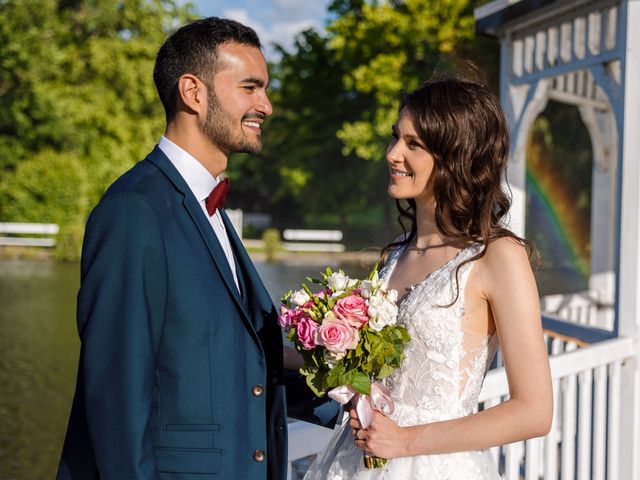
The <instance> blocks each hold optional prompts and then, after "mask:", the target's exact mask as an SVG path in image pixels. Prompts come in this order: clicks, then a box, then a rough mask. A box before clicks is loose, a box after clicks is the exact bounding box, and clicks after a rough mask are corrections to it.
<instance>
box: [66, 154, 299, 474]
mask: <svg viewBox="0 0 640 480" xmlns="http://www.w3.org/2000/svg"><path fill="white" fill-rule="evenodd" d="M222 217H223V220H224V222H225V225H226V229H227V232H228V234H229V237H230V242H231V245H232V248H233V250H234V254H235V258H236V260H237V265H236V266H237V271H238V275H239V276H241V277H240V279H241V281H242V282H243V283H244V292H243V293H244V295H240V294H239V293H238V290H237V288H236V285H235V283H234V280H233V276H232V273H231V270H230V268H229V265H228V263H227V260H226V257H225V255H224V252H223V250H222V248H221V246H220V244H219V242H218V240H217V237H216V236H215V234H214V232H213V230H212V228H211V226H210V224H209V221H208V219H207V218H206V216H205V214H204V212H203V211H202V209H201V207H200V205H199V204H198V202H197V200H196V198H195V197H194V196H193V194H192V193H191V191H190V190H189V188H188V186H187V184H186V182H185V181H184V180H183V179H182V177H181V176H180V174H179V173H178V171H177V170H176V169H175V167H174V166H173V165H172V164H171V162H170V161H169V159H168V158H167V157H166V156H165V155H164V154H163V153H162V151H161V150H160V149H159V148H158V147H156V148H155V149H154V151H153V152H152V153H151V154H150V155H149V156H148V157H147V158H146V159H145V160H143V161H141V162H140V163H138V164H137V165H136V166H135V167H134V168H133V169H131V170H130V171H129V172H127V173H125V174H124V175H123V176H122V177H120V178H119V179H118V180H117V181H116V182H115V183H114V184H113V185H112V186H111V187H110V188H109V190H108V191H107V192H106V194H105V195H104V197H103V198H102V200H101V201H100V203H99V204H98V206H97V207H96V208H95V209H94V211H93V212H92V214H91V216H90V217H89V221H88V223H87V229H86V233H85V240H84V245H83V253H82V266H81V270H82V281H81V287H80V292H79V294H78V329H79V334H80V339H81V353H80V365H79V370H78V379H77V386H76V393H75V397H74V401H73V406H72V411H71V416H70V420H69V427H68V430H67V435H66V439H65V444H64V448H63V452H62V458H61V460H60V466H59V470H58V477H57V478H58V479H74V480H75V479H82V480H85V479H98V478H99V479H104V480H107V479H118V480H136V479H166V480H168V479H176V480H178V479H179V480H214V479H215V480H222V479H225V480H226V479H252V480H253V479H265V480H266V479H269V480H272V479H273V480H279V479H283V478H285V476H286V448H287V439H286V407H285V403H284V388H283V379H282V337H281V333H280V329H279V327H278V325H277V322H276V319H277V313H276V310H275V308H274V306H273V303H272V302H271V299H270V298H269V295H268V293H267V291H266V290H265V288H264V286H263V284H262V282H261V281H260V279H259V277H258V275H257V273H256V271H255V269H254V267H253V265H252V263H251V261H250V259H249V257H248V256H247V253H246V251H245V250H244V248H243V246H242V243H241V242H240V240H239V239H238V237H237V236H236V234H235V231H234V229H233V227H232V225H231V223H230V222H229V219H228V217H227V216H226V214H224V212H222ZM260 452H264V460H262V461H260V460H261V455H260Z"/></svg>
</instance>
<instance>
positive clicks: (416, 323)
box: [305, 79, 552, 480]
mask: <svg viewBox="0 0 640 480" xmlns="http://www.w3.org/2000/svg"><path fill="white" fill-rule="evenodd" d="M392 137H393V138H392V140H391V143H390V145H389V148H388V149H387V162H388V164H389V171H390V181H389V187H388V193H389V195H390V196H391V197H392V198H394V199H396V200H406V202H407V203H408V207H407V208H405V209H403V208H401V207H400V204H399V203H398V208H399V210H400V214H401V217H404V218H405V219H409V220H410V222H411V228H410V230H409V231H408V233H406V234H405V235H404V236H403V237H401V238H400V239H399V240H398V241H396V242H394V243H392V244H391V245H389V246H388V247H387V248H386V249H385V250H386V252H388V253H389V256H388V260H387V262H386V266H385V268H384V270H383V272H382V275H383V278H384V279H385V280H386V281H387V282H388V284H389V287H390V288H394V289H396V290H397V291H398V295H399V298H400V300H399V322H400V323H402V324H404V325H405V326H406V327H407V329H408V331H409V334H410V335H411V338H412V340H411V342H410V343H409V345H408V347H407V349H406V350H405V360H404V361H403V364H402V366H401V368H400V369H398V370H397V371H396V372H394V374H392V376H391V377H389V378H388V379H387V380H388V381H387V382H386V383H387V386H388V387H389V388H390V389H391V392H392V395H393V398H394V401H395V411H394V412H393V414H391V415H390V416H388V417H387V416H385V415H383V414H382V413H380V412H376V413H375V417H374V420H373V423H372V424H371V425H370V426H369V428H367V429H363V428H362V426H361V424H360V422H359V419H358V417H357V414H356V412H355V409H353V410H351V412H350V419H349V422H348V424H347V423H345V424H344V425H343V430H342V431H341V432H339V433H337V434H336V436H335V437H334V439H333V440H332V442H331V443H330V446H329V447H328V448H327V450H326V451H325V453H324V454H323V455H320V456H319V458H318V460H317V461H316V463H314V465H312V467H311V469H310V470H309V472H308V473H307V477H305V478H308V479H320V478H322V479H347V478H348V479H367V480H369V479H383V478H384V479H392V480H401V479H407V480H418V479H421V480H424V479H427V480H429V479H433V480H443V479H455V480H473V479H494V478H496V479H497V478H499V476H498V472H497V468H496V466H495V465H494V464H493V462H492V459H491V456H490V455H489V453H488V451H487V450H486V449H487V448H489V447H493V446H496V445H501V444H506V443H510V442H515V441H518V440H522V439H525V438H531V437H536V436H542V435H545V434H546V433H547V432H548V431H549V428H550V424H551V416H552V389H551V381H550V373H549V363H548V358H547V351H546V347H545V343H544V340H543V333H542V327H541V320H540V310H539V301H538V292H537V289H536V284H535V280H534V277H533V273H532V270H531V266H530V263H529V257H530V254H531V252H532V247H531V244H530V243H529V242H528V241H527V240H524V239H522V238H519V237H518V236H516V235H515V234H513V233H512V232H511V231H509V230H508V229H507V228H505V227H504V226H503V223H502V222H503V217H504V215H505V214H506V213H507V211H508V209H509V205H510V201H509V197H508V196H507V195H506V194H505V193H504V192H503V190H502V187H501V178H502V176H503V175H504V173H505V168H506V165H507V157H508V152H509V140H508V132H507V125H506V121H505V118H504V114H503V112H502V109H501V107H500V104H499V102H498V100H497V99H496V98H495V97H494V95H492V94H491V92H490V91H489V90H488V89H487V88H486V86H483V85H480V84H478V83H475V82H471V81H465V80H458V79H445V80H437V81H429V82H426V83H424V84H422V85H421V86H420V87H419V88H418V89H416V90H415V91H413V92H412V93H410V94H409V95H408V96H407V97H406V98H405V100H404V102H403V104H402V106H401V109H400V112H399V116H398V120H397V122H396V123H395V125H394V126H393V128H392ZM498 343H499V344H500V347H501V349H502V353H503V357H504V363H505V367H506V373H507V377H508V381H509V400H507V401H505V402H503V403H501V404H500V405H498V406H495V407H493V408H489V409H486V410H483V411H481V412H478V413H474V411H475V408H476V405H477V399H478V395H479V393H480V389H481V387H482V382H483V379H484V375H485V373H486V371H487V369H488V367H489V365H490V363H491V361H492V359H493V356H494V354H495V351H496V349H497V347H498ZM349 427H350V428H349ZM352 435H353V437H352ZM363 452H364V453H366V454H367V455H375V456H378V457H382V458H386V459H389V460H388V462H387V463H386V465H385V466H384V467H382V468H379V469H372V470H367V469H365V468H364V466H363V461H362V456H363Z"/></svg>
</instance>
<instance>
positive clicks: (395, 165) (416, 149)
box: [387, 108, 435, 202]
mask: <svg viewBox="0 0 640 480" xmlns="http://www.w3.org/2000/svg"><path fill="white" fill-rule="evenodd" d="M392 137H393V139H392V140H391V143H390V144H389V147H388V148H387V163H388V165H389V173H390V177H389V187H388V190H387V191H388V193H389V196H390V197H392V198H395V199H409V198H413V199H416V201H418V202H422V201H425V202H432V201H433V187H432V185H431V182H430V179H431V175H432V173H433V167H434V162H435V160H434V158H433V155H431V153H429V151H428V150H427V147H426V145H425V143H424V142H423V141H422V139H421V138H420V137H419V136H418V133H417V132H416V129H415V126H414V124H413V118H412V116H411V114H410V113H409V111H408V110H407V109H406V108H403V109H402V110H401V111H400V115H399V116H398V120H397V121H396V123H395V124H394V125H393V127H392Z"/></svg>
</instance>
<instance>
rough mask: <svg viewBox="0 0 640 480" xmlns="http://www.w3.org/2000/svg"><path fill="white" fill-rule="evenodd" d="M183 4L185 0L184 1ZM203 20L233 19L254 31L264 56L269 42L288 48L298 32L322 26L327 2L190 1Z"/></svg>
mask: <svg viewBox="0 0 640 480" xmlns="http://www.w3.org/2000/svg"><path fill="white" fill-rule="evenodd" d="M184 1H185V3H186V0H184ZM190 1H191V3H193V4H194V5H195V6H196V10H197V11H198V13H199V14H200V15H202V16H203V17H209V16H216V17H225V18H231V19H233V20H237V21H239V22H242V23H244V24H245V25H248V26H250V27H252V28H254V29H255V30H256V32H258V35H259V36H260V40H261V41H262V43H263V45H265V47H266V48H265V50H266V54H267V56H268V57H272V58H273V51H272V50H271V49H270V48H269V45H270V44H271V43H272V42H277V43H279V44H281V45H283V46H285V47H290V46H291V45H292V41H293V38H294V37H295V35H296V34H297V33H298V32H301V31H302V30H304V29H306V28H309V27H312V26H313V27H316V28H317V29H321V28H322V27H323V26H324V25H325V20H326V17H327V14H326V12H327V6H328V5H329V3H330V0H190Z"/></svg>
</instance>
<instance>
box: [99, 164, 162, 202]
mask: <svg viewBox="0 0 640 480" xmlns="http://www.w3.org/2000/svg"><path fill="white" fill-rule="evenodd" d="M163 177H164V175H163V174H162V172H161V170H160V169H159V168H158V167H157V166H156V165H154V164H153V163H152V162H151V161H149V157H146V158H145V159H143V160H141V161H139V162H138V163H136V164H135V165H134V166H133V167H132V168H130V169H129V170H128V171H126V172H125V173H123V174H122V175H121V176H120V177H119V178H117V179H116V180H115V181H114V182H113V183H112V184H111V186H110V187H109V188H108V189H107V191H106V192H105V194H104V198H107V197H110V196H112V195H118V194H122V193H144V192H145V191H146V190H148V189H149V188H153V187H156V188H157V187H158V186H160V185H162V184H163V183H166V182H163V180H164V178H163Z"/></svg>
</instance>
